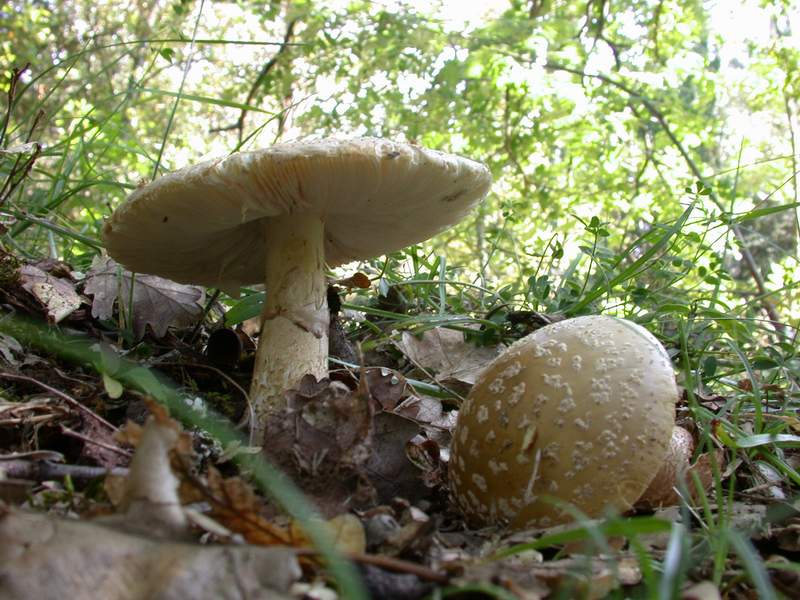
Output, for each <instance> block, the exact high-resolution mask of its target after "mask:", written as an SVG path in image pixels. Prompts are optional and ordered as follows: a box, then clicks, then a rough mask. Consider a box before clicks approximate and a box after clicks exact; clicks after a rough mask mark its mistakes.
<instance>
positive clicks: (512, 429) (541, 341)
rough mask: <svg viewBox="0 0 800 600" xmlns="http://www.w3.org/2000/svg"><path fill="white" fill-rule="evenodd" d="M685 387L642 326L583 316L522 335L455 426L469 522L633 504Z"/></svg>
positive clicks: (596, 511) (454, 487) (592, 513)
mask: <svg viewBox="0 0 800 600" xmlns="http://www.w3.org/2000/svg"><path fill="white" fill-rule="evenodd" d="M677 399H678V389H677V385H676V383H675V376H674V373H673V371H672V366H671V363H670V359H669V356H668V355H667V353H666V351H665V350H664V348H663V347H662V346H661V344H660V343H659V342H658V340H656V338H655V337H653V335H652V334H650V333H649V332H648V331H647V330H646V329H644V328H643V327H641V326H639V325H636V324H635V323H632V322H630V321H626V320H624V319H617V318H614V317H607V316H584V317H577V318H574V319H569V320H566V321H561V322H559V323H555V324H552V325H548V326H546V327H543V328H542V329H539V330H538V331H535V332H534V333H532V334H530V335H528V336H526V337H524V338H522V339H521V340H519V341H517V342H516V343H514V344H513V345H511V346H510V347H509V348H508V349H507V350H506V351H505V352H503V354H501V355H500V356H498V357H497V358H496V359H495V360H494V361H492V363H490V364H489V366H488V367H487V368H486V369H485V370H484V371H483V372H482V373H481V375H480V377H479V379H478V381H477V382H476V383H475V386H474V387H473V389H472V390H471V391H470V393H469V395H468V397H467V399H466V400H465V402H464V404H463V406H462V407H461V411H460V414H459V416H458V422H457V424H456V427H455V429H454V431H453V444H452V448H451V456H450V470H449V472H450V488H451V491H452V495H453V499H454V501H455V503H456V504H457V506H458V507H459V508H460V509H461V511H462V512H463V513H464V515H465V516H466V517H467V520H468V522H469V523H470V524H473V525H506V526H509V527H511V528H515V529H521V528H526V527H549V526H551V525H556V524H559V523H563V522H566V521H569V520H571V519H572V518H573V517H574V515H575V514H578V513H575V512H574V510H577V511H579V512H580V513H583V514H584V515H587V516H588V517H597V516H599V515H601V514H603V513H604V512H605V511H608V510H616V511H625V510H628V509H629V508H630V507H631V506H632V505H633V503H634V502H635V501H636V500H637V499H638V498H639V497H640V496H641V494H642V492H643V491H644V490H645V488H646V487H647V485H648V484H649V483H650V480H651V479H652V478H653V476H654V475H655V474H656V472H657V471H658V469H659V467H660V466H661V463H662V461H663V459H664V456H665V454H666V453H667V448H668V447H669V443H670V436H671V434H672V427H673V424H674V422H675V402H676V401H677Z"/></svg>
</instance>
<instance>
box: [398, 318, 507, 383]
mask: <svg viewBox="0 0 800 600" xmlns="http://www.w3.org/2000/svg"><path fill="white" fill-rule="evenodd" d="M395 343H396V345H397V347H398V349H399V350H400V351H401V352H402V353H403V354H405V355H406V356H407V357H408V359H409V360H410V361H411V362H412V363H414V364H415V365H417V366H418V367H420V368H422V369H425V370H426V371H433V372H434V373H435V375H436V381H438V382H439V383H441V384H442V385H444V386H447V387H452V388H455V389H456V390H457V391H464V392H465V391H467V390H468V389H469V388H470V387H472V385H473V384H474V383H475V380H476V379H477V378H478V375H479V374H480V373H481V371H483V369H484V368H486V365H487V364H488V363H489V362H490V361H491V360H492V359H494V357H495V356H497V355H498V354H499V353H500V351H501V350H502V349H503V347H502V346H476V345H475V344H472V343H470V342H467V341H466V340H465V339H464V334H463V333H462V332H461V331H455V330H453V329H447V328H445V327H436V328H434V329H428V330H426V331H424V332H423V333H422V335H421V336H417V335H414V334H412V333H409V332H408V331H404V332H403V333H402V334H401V336H400V340H399V341H397V342H395Z"/></svg>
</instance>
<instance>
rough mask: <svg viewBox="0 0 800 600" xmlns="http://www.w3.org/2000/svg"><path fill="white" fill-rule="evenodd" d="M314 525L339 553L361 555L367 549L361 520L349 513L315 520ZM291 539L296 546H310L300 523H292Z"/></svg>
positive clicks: (309, 541)
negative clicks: (322, 530)
mask: <svg viewBox="0 0 800 600" xmlns="http://www.w3.org/2000/svg"><path fill="white" fill-rule="evenodd" d="M314 525H316V526H317V527H324V528H325V529H326V530H327V531H328V535H330V537H331V541H332V542H333V544H334V546H336V549H337V550H338V551H339V552H342V553H344V554H363V553H364V552H365V551H366V549H367V536H366V533H365V532H364V526H363V525H362V524H361V520H360V519H359V518H358V517H356V516H355V515H353V514H351V513H342V514H341V515H337V516H335V517H333V518H332V519H328V520H327V521H320V520H315V521H314ZM290 530H291V537H292V539H293V540H295V544H296V545H298V546H312V545H313V544H312V543H311V540H310V539H309V538H308V536H307V535H306V533H305V528H304V527H303V525H302V524H301V523H298V522H297V521H292V524H291V528H290Z"/></svg>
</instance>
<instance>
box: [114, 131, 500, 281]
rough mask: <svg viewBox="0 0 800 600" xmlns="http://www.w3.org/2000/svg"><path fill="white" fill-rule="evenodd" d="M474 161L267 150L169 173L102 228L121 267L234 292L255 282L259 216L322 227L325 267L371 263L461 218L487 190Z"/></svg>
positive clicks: (414, 153)
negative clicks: (295, 218) (305, 216)
mask: <svg viewBox="0 0 800 600" xmlns="http://www.w3.org/2000/svg"><path fill="white" fill-rule="evenodd" d="M490 185H491V175H490V174H489V171H488V169H487V168H486V167H485V166H484V165H482V164H481V163H478V162H475V161H473V160H469V159H466V158H462V157H459V156H455V155H452V154H445V153H442V152H437V151H434V150H427V149H425V148H420V147H418V146H414V145H411V144H405V143H397V142H390V141H386V140H381V139H375V138H363V139H354V140H338V139H325V140H321V141H309V142H296V143H289V144H279V145H276V146H273V147H271V148H267V149H264V150H257V151H253V152H241V153H238V154H233V155H231V156H228V157H227V158H223V159H218V160H211V161H206V162H202V163H199V164H197V165H194V166H191V167H187V168H184V169H181V170H179V171H175V172H173V173H170V174H168V175H165V176H164V177H161V178H159V179H156V180H155V181H153V182H152V183H149V184H147V185H144V186H142V187H140V188H139V189H137V190H136V191H135V192H133V193H132V194H131V195H130V197H129V198H128V200H127V201H126V202H125V203H124V204H122V205H121V206H120V207H119V208H117V209H116V211H115V212H114V214H113V215H112V216H111V218H110V219H109V220H108V221H107V222H106V224H105V227H104V229H103V238H104V241H105V244H106V248H107V249H108V253H109V254H110V255H111V256H112V257H113V258H115V259H116V260H117V261H118V262H120V263H122V264H123V265H125V266H126V267H127V268H129V269H130V270H132V271H137V272H141V273H152V274H155V275H160V276H162V277H166V278H168V279H172V280H173V281H177V282H180V283H195V284H201V285H206V286H213V287H219V288H222V289H224V290H226V291H238V288H239V287H241V286H242V285H246V284H251V283H257V282H263V281H264V264H265V256H266V252H267V245H268V242H267V241H266V240H264V236H263V227H262V226H261V220H262V219H266V218H269V217H274V216H278V215H286V214H293V213H301V212H312V213H317V214H319V217H320V218H321V219H322V220H323V222H324V224H325V253H326V260H327V262H328V264H329V265H331V266H336V265H339V264H343V263H346V262H349V261H352V260H360V259H366V258H372V257H374V256H380V255H381V254H385V253H387V252H392V251H395V250H399V249H401V248H404V247H406V246H408V245H410V244H413V243H416V242H419V241H422V240H425V239H428V238H429V237H432V236H433V235H435V234H436V233H439V232H440V231H442V230H444V229H446V228H447V227H448V226H450V225H453V224H454V223H456V222H458V221H459V220H461V219H462V218H463V217H464V216H465V215H466V214H467V212H468V211H469V210H470V209H471V208H472V207H473V206H474V205H475V204H477V203H478V202H479V201H480V200H481V199H482V198H483V197H484V196H485V195H486V194H487V193H488V191H489V186H490Z"/></svg>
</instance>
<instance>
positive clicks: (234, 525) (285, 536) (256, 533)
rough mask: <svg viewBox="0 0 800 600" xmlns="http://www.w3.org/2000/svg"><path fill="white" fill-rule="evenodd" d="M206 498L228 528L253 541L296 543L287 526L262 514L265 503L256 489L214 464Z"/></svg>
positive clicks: (266, 544) (213, 514)
mask: <svg viewBox="0 0 800 600" xmlns="http://www.w3.org/2000/svg"><path fill="white" fill-rule="evenodd" d="M208 489H209V491H210V493H211V496H210V497H207V498H206V500H207V501H208V502H209V503H210V504H211V516H212V517H213V518H214V519H215V520H216V521H218V522H219V523H221V524H222V525H224V526H225V527H226V528H227V529H229V530H231V531H233V532H235V533H238V534H241V535H242V537H244V539H245V540H246V541H247V542H248V543H250V544H257V545H259V546H274V545H276V544H293V545H296V544H295V543H294V541H293V540H292V535H291V533H289V532H288V531H287V530H286V529H285V528H283V527H280V526H278V525H275V524H274V523H271V522H270V521H269V520H268V519H266V518H265V517H264V516H263V515H262V514H261V509H262V508H263V505H262V503H261V500H260V499H259V497H258V496H257V495H256V494H255V492H254V491H253V489H252V488H251V487H250V486H249V485H248V484H247V483H245V482H244V481H242V480H241V479H239V478H238V477H231V478H228V479H224V478H223V477H222V475H220V473H219V471H217V470H216V469H214V468H213V467H211V468H209V471H208Z"/></svg>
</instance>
